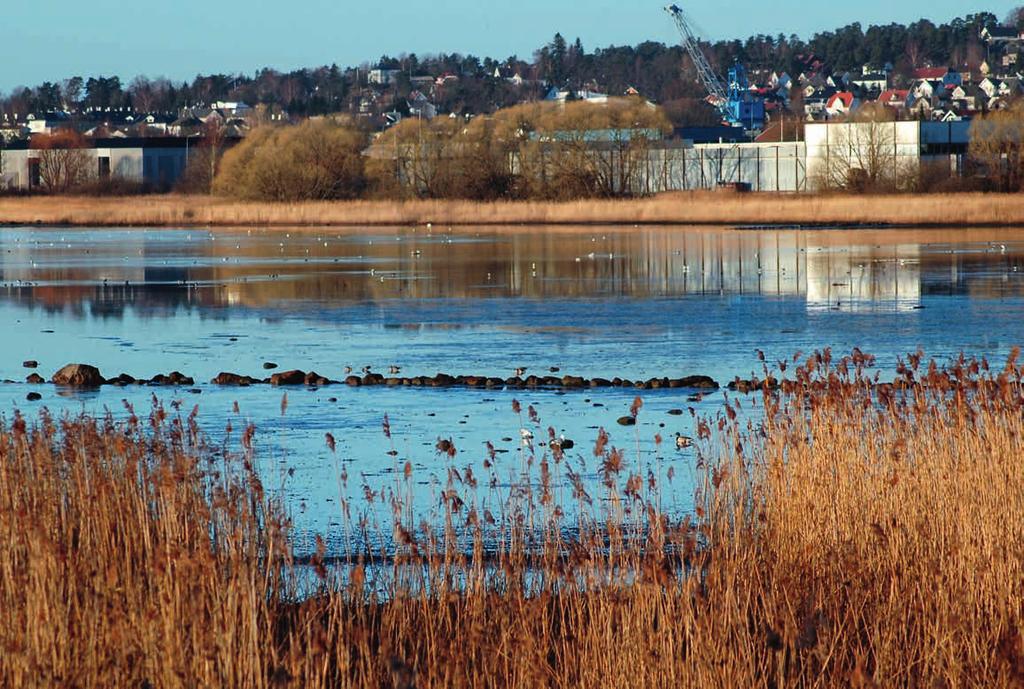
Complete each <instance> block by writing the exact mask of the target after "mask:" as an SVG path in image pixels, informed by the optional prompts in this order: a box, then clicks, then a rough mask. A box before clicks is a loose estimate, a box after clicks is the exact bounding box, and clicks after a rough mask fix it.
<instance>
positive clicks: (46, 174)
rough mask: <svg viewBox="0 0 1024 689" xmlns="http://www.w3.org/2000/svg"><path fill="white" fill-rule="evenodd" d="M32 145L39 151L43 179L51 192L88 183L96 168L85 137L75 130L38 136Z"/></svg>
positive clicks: (58, 191)
mask: <svg viewBox="0 0 1024 689" xmlns="http://www.w3.org/2000/svg"><path fill="white" fill-rule="evenodd" d="M32 147H33V148H35V149H37V150H38V151H39V181H40V184H41V185H42V187H43V188H44V189H46V190H47V191H49V192H51V193H64V192H68V191H71V190H72V189H75V188H76V187H79V186H81V185H83V184H85V183H86V182H88V181H89V180H90V179H91V178H92V176H93V172H94V170H93V169H92V166H93V161H94V160H95V159H94V158H93V156H91V155H90V154H89V151H88V143H87V142H86V140H85V138H84V137H83V136H82V135H81V134H79V133H77V132H74V131H71V130H62V131H59V132H56V133H54V134H50V135H43V136H36V137H33V139H32Z"/></svg>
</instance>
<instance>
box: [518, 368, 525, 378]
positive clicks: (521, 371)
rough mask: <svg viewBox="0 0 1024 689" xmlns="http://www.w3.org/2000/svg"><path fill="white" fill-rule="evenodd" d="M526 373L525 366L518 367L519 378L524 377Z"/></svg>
mask: <svg viewBox="0 0 1024 689" xmlns="http://www.w3.org/2000/svg"><path fill="white" fill-rule="evenodd" d="M524 373H526V367H525V366H519V367H518V368H516V377H517V378H522V376H523V374H524Z"/></svg>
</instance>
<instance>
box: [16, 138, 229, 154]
mask: <svg viewBox="0 0 1024 689" xmlns="http://www.w3.org/2000/svg"><path fill="white" fill-rule="evenodd" d="M199 141H201V137H186V136H127V137H99V138H95V139H92V138H88V139H86V142H87V143H88V144H89V147H90V148H150V149H152V148H165V149H166V148H182V149H183V148H185V146H186V144H187V145H188V146H195V145H196V144H197V143H199ZM188 142H191V143H188ZM233 143H235V140H233V139H231V138H230V137H229V138H228V140H227V141H226V142H225V145H228V146H230V145H231V144H233ZM7 148H8V150H14V151H24V150H31V149H32V145H31V141H29V140H22V141H16V142H14V143H12V144H11V145H10V146H8V147H7Z"/></svg>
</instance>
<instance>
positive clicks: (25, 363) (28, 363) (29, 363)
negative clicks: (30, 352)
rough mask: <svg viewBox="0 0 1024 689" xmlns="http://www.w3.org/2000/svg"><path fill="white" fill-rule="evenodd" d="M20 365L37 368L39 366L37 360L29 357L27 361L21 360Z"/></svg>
mask: <svg viewBox="0 0 1024 689" xmlns="http://www.w3.org/2000/svg"><path fill="white" fill-rule="evenodd" d="M21 365H22V366H23V367H24V368H37V367H38V366H39V362H38V361H36V360H35V359H29V360H28V361H22V362H21Z"/></svg>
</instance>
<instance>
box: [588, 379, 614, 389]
mask: <svg viewBox="0 0 1024 689" xmlns="http://www.w3.org/2000/svg"><path fill="white" fill-rule="evenodd" d="M611 386H612V382H611V381H610V380H608V379H607V378H591V379H590V387H592V388H610V387H611Z"/></svg>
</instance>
